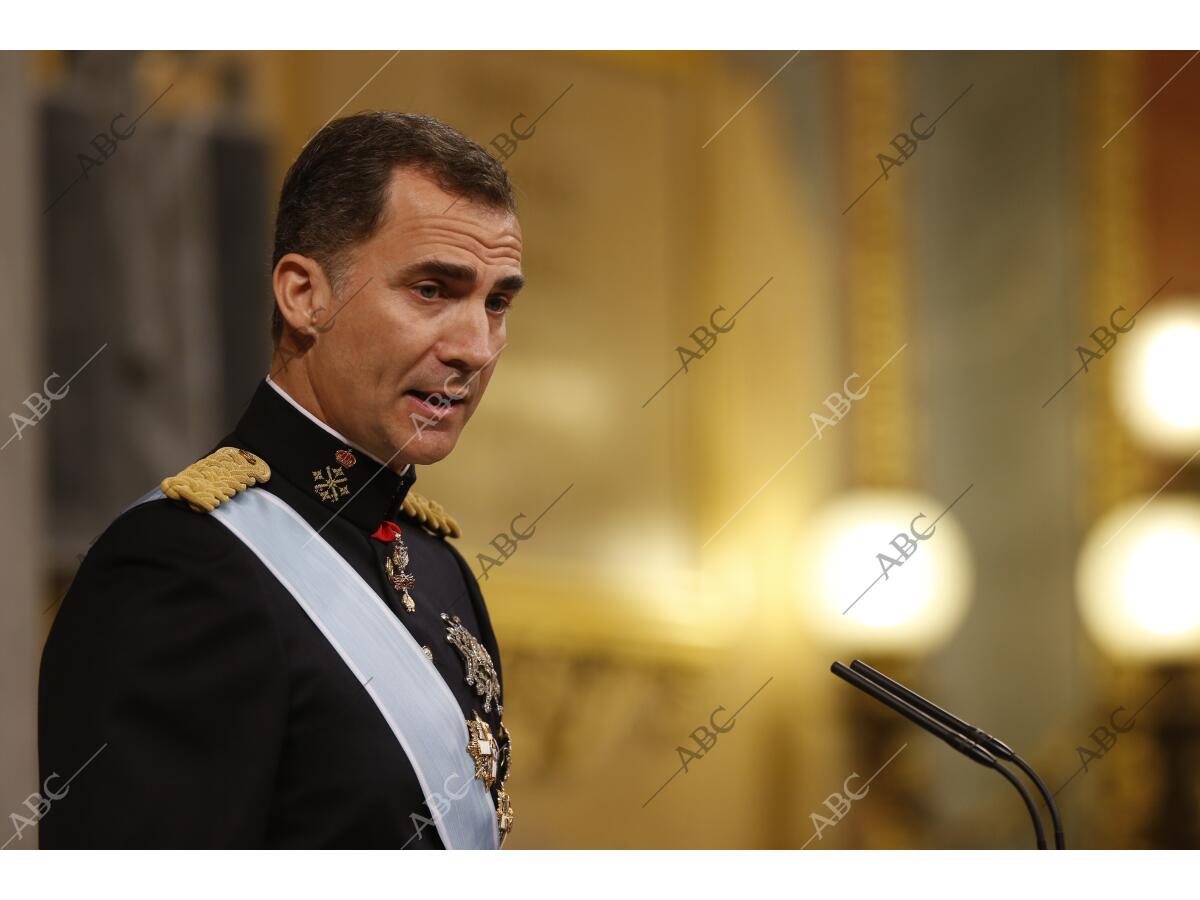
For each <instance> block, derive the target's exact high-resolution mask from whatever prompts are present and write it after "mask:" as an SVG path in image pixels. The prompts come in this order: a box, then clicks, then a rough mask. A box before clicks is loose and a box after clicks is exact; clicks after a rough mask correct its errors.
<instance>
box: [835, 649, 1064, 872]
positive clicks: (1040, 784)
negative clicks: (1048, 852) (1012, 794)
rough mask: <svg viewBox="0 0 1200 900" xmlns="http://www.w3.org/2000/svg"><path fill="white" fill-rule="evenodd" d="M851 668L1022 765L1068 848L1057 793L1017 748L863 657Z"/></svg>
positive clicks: (1058, 841)
mask: <svg viewBox="0 0 1200 900" xmlns="http://www.w3.org/2000/svg"><path fill="white" fill-rule="evenodd" d="M850 668H851V669H853V670H854V671H856V672H858V673H859V674H860V675H863V676H865V677H867V678H869V679H871V681H874V682H875V683H876V684H878V685H879V686H880V687H882V688H883V689H884V690H887V691H890V692H891V693H892V694H895V695H896V696H898V697H900V698H901V699H902V700H906V701H907V702H909V703H911V704H912V705H913V706H915V707H916V708H917V709H919V710H921V711H922V712H923V713H925V714H926V715H928V716H932V717H933V718H935V719H937V720H938V721H939V722H941V723H942V724H943V725H946V726H947V727H949V728H953V729H954V730H955V731H957V732H958V733H959V734H961V735H963V736H965V737H969V738H970V739H971V740H973V741H975V743H977V744H979V745H980V746H982V747H985V748H986V749H988V750H990V751H991V752H992V753H994V754H995V755H996V756H999V757H1000V758H1001V759H1004V760H1007V761H1008V762H1011V763H1013V764H1014V765H1015V766H1017V767H1018V768H1020V770H1021V771H1022V772H1024V773H1025V774H1026V776H1027V777H1028V778H1029V780H1030V781H1032V782H1033V783H1034V785H1035V786H1036V787H1037V789H1038V793H1039V794H1041V795H1042V799H1043V800H1044V801H1045V802H1046V808H1047V809H1049V810H1050V819H1051V821H1052V822H1053V823H1054V849H1056V850H1065V849H1066V847H1067V842H1066V837H1065V835H1064V833H1063V825H1062V819H1061V818H1060V817H1059V815H1058V806H1057V805H1056V804H1055V803H1054V796H1053V795H1052V794H1051V793H1050V789H1049V788H1047V787H1046V783H1045V782H1044V781H1042V779H1041V778H1040V777H1038V773H1037V772H1035V771H1034V770H1033V767H1032V766H1031V765H1029V763H1027V762H1025V760H1023V759H1021V757H1019V756H1017V754H1016V751H1015V750H1013V749H1012V748H1011V747H1009V746H1008V745H1007V744H1006V743H1004V742H1003V741H1001V740H999V739H998V738H994V737H992V736H991V735H990V734H988V733H987V732H986V731H984V730H983V729H981V728H977V727H975V726H974V725H971V724H970V723H968V722H964V721H963V720H962V719H960V718H958V716H956V715H954V714H953V713H951V712H948V711H947V710H944V709H942V708H941V707H940V706H938V705H937V704H936V703H934V702H933V701H931V700H926V699H925V698H924V697H922V696H921V695H920V694H918V693H917V692H916V691H913V690H910V689H909V688H906V687H905V686H904V685H902V684H901V683H900V682H898V681H895V680H893V679H891V678H888V677H887V676H886V675H884V674H883V673H882V672H880V671H879V670H878V669H873V668H871V667H870V666H868V665H867V664H866V663H865V662H863V661H862V660H861V659H856V660H854V662H852V663H850Z"/></svg>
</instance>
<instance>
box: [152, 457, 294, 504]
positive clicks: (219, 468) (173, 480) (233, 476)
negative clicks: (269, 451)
mask: <svg viewBox="0 0 1200 900" xmlns="http://www.w3.org/2000/svg"><path fill="white" fill-rule="evenodd" d="M270 480H271V468H270V467H269V466H268V465H267V463H266V461H265V460H262V459H259V458H258V457H257V456H255V455H254V454H253V453H250V452H249V451H247V450H239V449H237V448H236V447H222V448H221V449H220V450H218V451H217V452H215V453H210V454H209V455H208V456H206V457H204V459H200V460H197V461H196V462H194V463H192V464H191V465H190V466H188V467H187V468H186V469H184V470H183V471H182V472H180V473H179V474H178V475H172V476H171V477H170V478H164V479H163V481H162V485H161V487H162V492H163V493H164V494H166V495H167V496H168V497H170V498H171V499H172V500H186V501H187V504H188V506H190V507H191V508H192V509H194V510H196V512H212V511H213V510H214V509H216V508H217V507H218V506H220V505H221V504H222V503H224V502H225V501H226V500H229V499H231V498H232V497H234V496H235V495H236V494H239V493H241V492H242V491H244V490H245V489H246V488H248V487H250V485H252V484H259V483H260V482H263V481H270Z"/></svg>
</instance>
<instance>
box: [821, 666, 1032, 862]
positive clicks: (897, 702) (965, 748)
mask: <svg viewBox="0 0 1200 900" xmlns="http://www.w3.org/2000/svg"><path fill="white" fill-rule="evenodd" d="M829 670H830V671H831V672H833V674H834V675H837V676H838V677H839V678H841V679H842V680H844V681H848V682H850V684H852V685H854V686H855V687H856V688H858V689H859V690H860V691H862V692H863V693H864V694H869V695H870V696H872V697H874V698H875V699H876V700H878V701H879V702H880V703H882V704H884V705H885V706H888V707H890V708H891V709H893V710H895V711H896V712H898V713H900V715H902V716H904V717H905V718H906V719H908V720H909V721H910V722H912V723H913V724H915V725H919V726H920V727H921V728H924V729H925V730H926V731H928V732H929V733H930V734H932V735H933V736H934V737H938V738H941V739H942V740H943V741H945V742H946V743H947V744H949V745H950V746H951V747H953V748H954V749H955V750H957V751H958V752H959V753H961V754H963V755H964V756H966V757H967V758H968V759H972V760H974V761H975V762H977V763H979V764H980V765H981V766H986V767H987V768H989V769H994V770H995V771H997V772H999V773H1000V774H1001V775H1002V776H1003V777H1004V778H1005V780H1006V781H1008V783H1009V784H1011V785H1012V786H1013V787H1014V788H1016V789H1017V792H1018V793H1019V794H1020V795H1021V799H1022V800H1024V801H1025V808H1026V809H1027V810H1029V817H1030V819H1032V820H1033V830H1034V833H1035V834H1036V835H1037V848H1038V849H1039V850H1045V849H1046V834H1045V832H1044V831H1043V830H1042V820H1041V818H1040V817H1039V816H1038V812H1037V807H1036V806H1035V805H1034V802H1033V797H1031V796H1030V795H1029V791H1028V790H1027V789H1026V787H1025V785H1023V784H1021V782H1020V781H1019V780H1017V776H1015V775H1014V774H1013V773H1012V772H1010V771H1008V769H1006V768H1005V767H1004V766H1002V765H1000V763H999V762H997V761H996V757H994V756H992V754H991V753H989V752H988V751H987V750H985V749H984V748H983V747H981V746H980V745H979V744H977V743H976V742H975V741H973V740H972V739H971V738H969V737H967V736H965V735H963V734H960V733H958V732H957V731H954V730H953V729H950V728H947V727H946V726H945V725H943V724H942V723H941V722H939V721H938V720H937V719H934V718H933V717H932V716H929V715H926V714H925V713H924V712H922V711H921V710H920V709H918V708H917V707H915V706H913V705H912V704H910V703H908V702H907V701H905V700H902V699H901V698H900V697H897V696H895V695H893V694H891V693H889V692H888V691H887V690H886V689H885V688H882V687H880V686H879V685H878V684H876V683H875V682H873V681H871V680H870V679H868V678H867V677H866V676H864V675H861V674H859V673H858V672H855V671H854V670H852V669H849V668H847V667H846V666H844V665H842V664H841V663H840V662H835V663H834V664H833V665H832V666H830V668H829Z"/></svg>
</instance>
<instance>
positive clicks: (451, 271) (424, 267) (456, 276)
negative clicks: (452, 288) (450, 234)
mask: <svg viewBox="0 0 1200 900" xmlns="http://www.w3.org/2000/svg"><path fill="white" fill-rule="evenodd" d="M418 276H425V277H434V276H440V277H442V278H445V279H446V280H447V281H468V282H474V281H475V276H476V272H475V268H474V266H464V265H460V264H459V263H452V262H447V261H446V260H443V259H427V260H423V261H422V262H418V263H413V264H412V265H411V266H409V267H408V268H407V269H405V270H404V271H403V272H401V273H400V279H401V280H402V281H408V280H409V279H410V278H417V277H418Z"/></svg>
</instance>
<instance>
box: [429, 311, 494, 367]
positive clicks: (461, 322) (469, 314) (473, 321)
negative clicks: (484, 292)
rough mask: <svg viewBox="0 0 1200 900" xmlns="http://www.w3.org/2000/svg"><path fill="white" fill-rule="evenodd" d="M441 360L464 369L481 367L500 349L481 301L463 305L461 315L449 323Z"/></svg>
mask: <svg viewBox="0 0 1200 900" xmlns="http://www.w3.org/2000/svg"><path fill="white" fill-rule="evenodd" d="M442 346H443V353H442V362H444V363H445V364H446V365H448V366H453V367H454V368H456V369H459V370H460V371H463V372H470V373H474V372H477V371H479V370H480V369H482V368H483V367H484V366H486V365H487V364H488V363H489V362H491V361H492V358H493V357H494V356H495V355H496V354H497V353H498V351H499V350H500V348H501V346H502V343H501V341H500V340H499V338H498V336H497V335H495V334H494V333H493V330H492V323H491V318H490V316H489V315H488V311H487V309H486V308H484V305H483V304H482V303H470V304H463V308H462V310H461V314H460V315H458V316H456V317H455V318H454V321H453V322H451V323H450V328H449V331H448V333H447V334H446V335H445V336H444V340H443V343H442Z"/></svg>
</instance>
